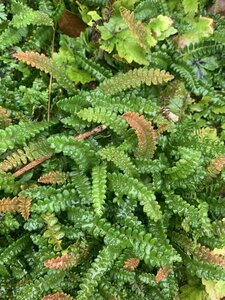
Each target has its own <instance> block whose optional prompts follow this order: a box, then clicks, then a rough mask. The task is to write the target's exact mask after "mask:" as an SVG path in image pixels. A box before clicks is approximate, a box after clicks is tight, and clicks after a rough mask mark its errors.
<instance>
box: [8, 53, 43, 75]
mask: <svg viewBox="0 0 225 300" xmlns="http://www.w3.org/2000/svg"><path fill="white" fill-rule="evenodd" d="M12 56H13V57H14V58H16V59H18V60H22V61H23V62H25V63H26V64H28V65H31V66H32V67H36V68H37V69H40V70H42V71H44V72H46V73H48V70H46V68H45V65H46V63H47V61H48V59H49V58H48V57H47V56H45V55H44V54H39V53H38V52H34V51H26V52H23V51H21V52H17V53H14V54H13V55H12Z"/></svg>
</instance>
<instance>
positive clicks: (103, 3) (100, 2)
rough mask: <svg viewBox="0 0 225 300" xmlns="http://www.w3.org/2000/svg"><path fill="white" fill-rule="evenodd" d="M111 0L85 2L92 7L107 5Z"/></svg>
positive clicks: (88, 0)
mask: <svg viewBox="0 0 225 300" xmlns="http://www.w3.org/2000/svg"><path fill="white" fill-rule="evenodd" d="M108 2H109V0H84V4H86V5H87V6H90V7H93V6H94V7H96V6H97V7H105V6H106V5H107V4H108Z"/></svg>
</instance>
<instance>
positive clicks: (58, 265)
mask: <svg viewBox="0 0 225 300" xmlns="http://www.w3.org/2000/svg"><path fill="white" fill-rule="evenodd" d="M75 264H76V258H75V257H74V256H73V255H69V254H67V255H63V256H58V257H54V258H51V259H48V260H47V261H45V263H44V265H45V267H46V268H48V269H61V270H64V269H69V268H72V267H73V266H74V265H75Z"/></svg>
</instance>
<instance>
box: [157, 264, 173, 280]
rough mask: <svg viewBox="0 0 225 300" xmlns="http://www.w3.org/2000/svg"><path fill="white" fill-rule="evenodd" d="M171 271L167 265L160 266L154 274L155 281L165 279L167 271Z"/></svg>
mask: <svg viewBox="0 0 225 300" xmlns="http://www.w3.org/2000/svg"><path fill="white" fill-rule="evenodd" d="M170 271H171V268H169V267H162V268H160V269H159V270H158V272H157V274H156V276H155V280H156V281H157V282H160V281H162V280H166V278H167V277H168V275H169V273H170Z"/></svg>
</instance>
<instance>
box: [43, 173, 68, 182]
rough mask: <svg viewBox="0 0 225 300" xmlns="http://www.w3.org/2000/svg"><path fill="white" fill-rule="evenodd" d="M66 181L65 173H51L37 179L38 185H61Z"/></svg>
mask: <svg viewBox="0 0 225 300" xmlns="http://www.w3.org/2000/svg"><path fill="white" fill-rule="evenodd" d="M66 179H67V175H66V173H65V172H61V171H52V172H49V173H47V174H45V175H43V176H41V177H40V178H38V183H44V184H62V183H64V182H65V181H66Z"/></svg>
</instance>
